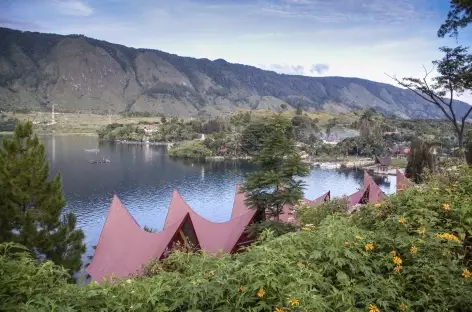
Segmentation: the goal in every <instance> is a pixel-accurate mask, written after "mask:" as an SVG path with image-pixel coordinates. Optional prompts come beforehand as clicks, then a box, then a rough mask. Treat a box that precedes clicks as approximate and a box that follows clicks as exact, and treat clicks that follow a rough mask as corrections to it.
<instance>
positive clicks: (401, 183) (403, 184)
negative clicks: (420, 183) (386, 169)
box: [396, 169, 415, 193]
mask: <svg viewBox="0 0 472 312" xmlns="http://www.w3.org/2000/svg"><path fill="white" fill-rule="evenodd" d="M396 176H397V185H396V189H397V193H398V192H400V191H403V190H404V189H406V188H409V187H412V186H414V185H415V183H413V182H412V181H410V180H409V179H408V178H407V177H406V176H405V175H404V174H403V173H402V172H401V171H400V170H398V169H397V173H396Z"/></svg>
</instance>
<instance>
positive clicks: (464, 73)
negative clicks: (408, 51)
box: [392, 46, 472, 150]
mask: <svg viewBox="0 0 472 312" xmlns="http://www.w3.org/2000/svg"><path fill="white" fill-rule="evenodd" d="M440 50H441V51H442V52H443V53H444V54H445V55H444V57H443V58H442V59H441V60H438V61H434V62H433V65H435V66H436V68H437V72H438V74H439V75H438V76H436V77H434V78H432V79H431V80H432V82H431V83H430V82H428V79H430V78H429V75H430V74H431V71H427V70H425V76H424V77H423V78H411V77H410V78H403V79H397V78H396V77H392V78H393V79H395V81H397V82H398V83H399V84H400V85H401V86H403V87H405V88H407V89H409V90H411V91H413V92H415V93H416V94H417V95H418V96H420V97H421V98H423V99H424V100H426V101H428V102H429V103H431V104H433V105H435V106H436V107H438V108H439V109H440V110H441V111H442V113H443V114H444V116H445V117H446V118H447V119H448V120H449V121H450V122H451V124H452V127H453V129H454V131H455V133H456V135H457V139H458V145H459V149H460V150H462V148H463V143H464V129H465V125H466V120H467V118H468V117H469V115H470V114H471V112H472V106H471V107H470V108H469V109H467V110H466V111H465V112H462V113H461V114H459V112H458V111H457V107H456V102H455V101H454V96H455V95H461V94H463V93H464V92H466V91H470V90H471V87H472V55H470V54H469V53H468V48H465V47H462V46H458V47H456V48H448V47H441V48H440Z"/></svg>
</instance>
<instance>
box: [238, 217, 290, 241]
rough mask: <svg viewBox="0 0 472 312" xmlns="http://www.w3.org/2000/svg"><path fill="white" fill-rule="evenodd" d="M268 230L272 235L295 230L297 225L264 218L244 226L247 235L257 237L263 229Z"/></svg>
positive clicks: (275, 235)
mask: <svg viewBox="0 0 472 312" xmlns="http://www.w3.org/2000/svg"><path fill="white" fill-rule="evenodd" d="M266 230H270V231H271V232H272V234H273V236H274V237H277V236H280V235H284V234H287V233H290V232H295V231H296V230H297V227H296V226H295V225H293V224H292V223H287V222H281V221H276V220H265V221H262V222H259V223H252V224H250V225H248V226H247V227H246V233H247V234H248V235H249V237H254V238H255V237H259V236H260V235H261V234H262V233H263V232H264V231H266Z"/></svg>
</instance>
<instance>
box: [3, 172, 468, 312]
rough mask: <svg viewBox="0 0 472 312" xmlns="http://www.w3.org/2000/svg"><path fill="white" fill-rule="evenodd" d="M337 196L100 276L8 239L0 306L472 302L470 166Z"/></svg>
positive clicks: (387, 306)
mask: <svg viewBox="0 0 472 312" xmlns="http://www.w3.org/2000/svg"><path fill="white" fill-rule="evenodd" d="M341 207H342V206H341V202H332V203H329V204H324V205H321V206H319V207H317V208H315V209H313V208H311V209H312V211H317V212H316V213H315V212H308V207H305V208H303V207H302V208H299V209H298V210H297V214H299V215H300V217H301V218H302V220H303V222H304V226H303V227H302V228H301V230H300V231H298V232H293V233H288V234H285V235H281V236H279V237H275V235H274V234H273V232H271V231H267V230H266V231H264V232H263V233H262V234H261V236H260V238H259V240H258V241H257V243H256V244H254V245H253V246H251V247H248V249H247V251H246V252H245V253H241V254H235V255H220V256H214V255H210V254H206V253H197V254H192V253H190V252H189V251H188V250H181V251H179V250H177V251H175V252H173V253H171V254H170V255H169V257H168V258H167V259H165V260H162V261H160V262H159V263H158V264H156V262H154V265H155V266H154V268H155V270H154V272H153V271H152V270H148V271H147V272H146V273H147V276H146V277H139V278H133V279H129V280H123V281H116V282H115V283H112V284H109V283H103V284H102V285H100V286H98V285H95V284H91V285H89V286H84V287H77V286H75V285H71V284H67V283H66V277H64V275H66V274H65V272H64V271H63V270H62V269H61V268H60V267H57V266H54V265H52V264H51V263H50V262H45V263H42V264H36V263H35V262H34V261H33V260H31V259H30V258H29V256H28V255H27V254H23V253H21V252H20V253H16V252H6V251H5V250H6V249H7V248H6V247H5V245H4V246H3V247H1V248H0V273H1V274H0V298H2V309H3V310H5V311H50V310H53V309H54V310H57V311H100V310H102V311H371V312H372V311H470V306H471V304H472V284H471V283H472V276H471V273H470V271H471V270H472V268H471V266H470V259H471V257H470V255H471V251H470V244H471V242H470V237H471V234H472V233H471V232H472V230H471V229H472V224H471V223H472V215H471V214H472V171H471V170H470V169H467V168H461V169H460V171H457V172H456V173H454V172H451V173H449V174H447V175H442V176H433V177H430V178H428V180H427V183H426V184H425V185H424V186H422V187H419V188H412V189H408V190H405V191H402V192H401V193H400V194H398V195H394V196H391V197H389V198H387V199H386V200H385V201H383V202H382V203H380V204H379V205H375V206H374V205H367V206H365V207H364V208H363V209H361V210H360V211H358V212H356V213H354V214H352V215H345V214H344V213H342V211H339V210H341ZM305 210H306V211H305ZM309 224H312V225H309ZM148 268H151V269H152V268H153V266H152V265H151V266H149V267H148ZM277 309H278V310H277Z"/></svg>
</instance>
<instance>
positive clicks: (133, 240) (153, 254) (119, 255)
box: [86, 195, 184, 282]
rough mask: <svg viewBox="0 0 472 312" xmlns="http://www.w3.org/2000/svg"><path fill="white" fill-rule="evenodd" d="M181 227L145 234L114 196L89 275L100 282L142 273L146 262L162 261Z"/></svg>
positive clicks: (175, 226)
mask: <svg viewBox="0 0 472 312" xmlns="http://www.w3.org/2000/svg"><path fill="white" fill-rule="evenodd" d="M183 220H184V219H182V221H183ZM180 226H181V223H178V222H177V223H175V224H173V225H171V226H169V227H167V228H166V229H165V230H163V231H161V232H157V233H149V232H146V231H144V230H143V229H142V228H141V227H140V226H139V224H138V223H137V222H136V220H135V219H134V218H133V216H132V215H131V214H130V213H129V211H128V209H126V207H125V206H124V205H123V204H122V203H121V201H120V200H119V198H118V196H116V195H115V196H113V200H112V202H111V204H110V208H109V211H108V214H107V218H106V221H105V224H104V226H103V228H102V232H101V233H100V238H99V241H98V244H97V247H96V248H95V253H94V256H93V258H92V262H91V263H90V265H88V266H87V268H86V271H87V272H88V273H89V274H90V276H92V279H93V280H95V281H97V282H101V281H102V279H103V278H109V277H111V276H112V275H114V276H116V277H117V278H123V277H127V276H129V275H130V274H133V273H139V272H140V271H141V270H142V266H143V264H145V263H146V262H147V261H149V260H150V259H153V258H158V259H159V258H161V257H162V255H163V253H164V251H165V250H166V248H167V247H168V245H169V244H170V242H171V241H172V239H173V237H174V236H175V234H176V233H177V230H178V229H179V227H180Z"/></svg>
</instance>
